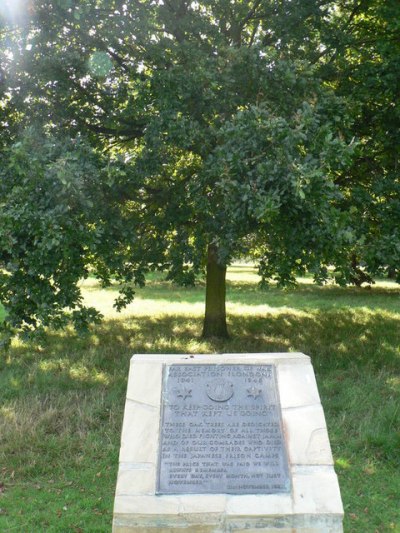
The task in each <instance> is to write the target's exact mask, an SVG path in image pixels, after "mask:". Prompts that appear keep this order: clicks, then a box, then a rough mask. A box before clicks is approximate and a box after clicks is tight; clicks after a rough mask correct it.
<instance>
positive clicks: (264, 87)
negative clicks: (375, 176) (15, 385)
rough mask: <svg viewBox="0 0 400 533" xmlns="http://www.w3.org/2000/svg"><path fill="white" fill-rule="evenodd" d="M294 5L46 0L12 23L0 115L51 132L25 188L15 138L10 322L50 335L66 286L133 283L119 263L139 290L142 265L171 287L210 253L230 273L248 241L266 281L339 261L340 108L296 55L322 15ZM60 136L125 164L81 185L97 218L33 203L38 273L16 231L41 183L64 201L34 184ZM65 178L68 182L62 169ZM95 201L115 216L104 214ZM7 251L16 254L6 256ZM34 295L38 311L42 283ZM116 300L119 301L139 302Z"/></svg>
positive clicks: (323, 270)
mask: <svg viewBox="0 0 400 533" xmlns="http://www.w3.org/2000/svg"><path fill="white" fill-rule="evenodd" d="M295 4H296V5H291V3H287V4H286V5H285V9H282V10H279V9H278V10H276V6H275V5H274V3H270V2H260V1H257V0H256V1H255V2H254V4H253V5H252V6H249V5H248V4H247V3H246V2H239V1H238V2H234V3H231V2H225V1H224V2H213V1H205V2H200V3H188V2H186V1H185V0H170V1H168V2H165V3H163V2H153V3H150V4H148V3H137V2H122V1H117V0H114V1H112V2H110V1H107V2H103V1H100V0H99V1H97V2H87V1H84V0H81V1H79V2H74V3H73V2H69V1H61V0H47V1H46V2H40V3H39V2H37V3H34V4H33V8H32V11H31V12H30V14H29V15H27V16H25V17H21V18H20V20H17V22H18V25H17V26H16V32H15V33H14V36H13V37H11V36H10V35H9V34H8V33H7V32H6V33H5V35H7V39H6V40H5V44H6V45H7V46H6V48H8V50H7V53H6V54H5V55H4V58H3V69H4V71H5V77H6V81H5V83H6V87H7V90H6V92H5V93H4V94H5V96H4V98H3V106H5V107H6V108H7V109H8V110H9V113H10V115H11V116H12V117H13V118H14V121H15V122H16V123H17V124H18V125H19V127H20V128H23V127H24V126H26V125H27V124H28V122H31V121H32V120H35V121H37V122H39V123H44V126H45V129H46V131H47V132H48V136H47V137H45V138H44V139H43V138H42V144H41V145H40V146H39V141H38V140H37V142H36V146H37V151H38V152H42V154H41V155H39V156H38V157H39V160H40V164H36V163H35V165H34V166H33V167H32V168H31V171H32V172H35V173H36V178H34V179H33V180H32V181H31V176H30V177H29V178H27V176H26V171H25V170H24V168H19V167H18V166H17V165H15V164H13V161H15V159H16V157H17V156H16V155H15V154H16V153H18V150H19V146H20V144H19V143H20V141H19V140H18V138H16V143H14V144H13V147H12V148H10V150H11V151H10V152H8V151H7V150H6V157H7V154H8V155H9V157H10V158H11V163H10V164H8V166H7V170H6V180H5V181H6V185H5V186H4V185H3V201H4V203H3V204H2V210H3V214H2V217H3V219H4V221H5V222H7V221H8V226H7V230H5V229H3V230H0V231H1V232H2V240H3V242H4V241H5V243H4V244H2V249H4V251H3V250H2V252H1V253H2V255H4V254H5V255H6V262H7V265H8V266H6V270H7V271H8V273H7V274H4V275H3V276H2V287H3V288H2V295H3V296H2V299H3V302H4V303H5V305H6V306H7V308H8V309H9V312H10V314H9V317H10V318H9V321H10V323H11V324H12V325H13V326H15V327H20V326H21V325H23V324H24V323H27V324H29V325H36V324H37V323H42V324H46V323H48V322H49V321H50V320H52V317H53V318H54V319H55V320H56V321H61V320H62V317H61V308H62V305H64V306H67V307H70V308H72V309H74V311H73V312H75V313H76V312H78V314H79V313H80V311H79V310H80V309H81V306H80V295H79V290H77V289H76V282H77V281H78V274H80V275H82V274H84V275H85V274H86V273H87V271H88V269H89V268H92V267H93V268H94V272H95V274H96V275H99V276H100V277H101V278H102V279H103V280H107V281H110V275H111V274H113V273H114V272H115V271H117V272H118V275H119V276H120V278H121V279H122V281H124V282H130V281H131V280H132V277H133V275H132V272H131V270H130V269H129V268H128V266H129V265H130V267H131V269H132V268H133V269H135V268H137V269H138V271H139V277H140V278H141V279H142V277H141V276H142V272H143V270H144V269H146V268H150V269H166V270H167V271H168V277H169V279H173V280H176V281H178V282H180V283H183V284H190V283H192V282H193V281H194V279H195V278H196V276H198V275H199V274H200V273H201V272H202V270H203V268H204V265H205V259H206V252H207V245H209V244H213V245H214V246H217V247H218V261H219V262H220V263H221V264H222V265H227V264H229V262H230V261H231V259H232V257H233V256H234V255H235V254H237V253H238V252H240V251H249V250H247V249H246V248H247V247H248V243H249V242H251V243H253V244H254V246H253V250H254V248H255V251H256V255H257V256H258V257H259V258H260V261H261V263H260V265H261V267H260V271H261V273H262V275H263V278H264V279H265V281H267V280H269V279H272V278H274V277H276V278H277V279H278V280H279V281H280V283H281V284H283V285H284V284H288V283H294V282H295V273H296V271H299V270H303V271H304V270H305V269H306V268H309V269H311V270H312V271H313V272H314V273H315V275H316V278H317V279H319V280H323V279H325V278H326V275H327V265H328V264H329V262H332V261H333V262H335V261H336V262H338V263H339V264H340V261H341V260H340V257H341V254H342V249H343V248H344V247H345V244H346V221H345V219H346V216H345V215H344V214H343V213H341V212H340V211H339V210H338V209H337V204H338V201H339V200H340V198H341V192H340V190H339V188H338V187H337V186H336V185H335V177H336V175H337V173H338V172H339V170H342V171H343V169H344V168H345V167H346V165H347V164H348V160H349V155H350V150H349V148H348V146H347V144H348V143H346V141H345V140H344V134H343V131H342V130H343V129H344V128H345V124H344V123H343V117H344V113H345V106H344V104H343V102H341V101H340V100H338V99H337V98H336V97H335V96H334V94H333V93H332V91H330V90H329V89H328V88H324V87H323V86H322V84H321V82H320V80H319V79H318V76H317V73H316V70H315V69H313V67H312V66H311V64H310V58H309V57H308V56H307V54H303V56H304V57H296V54H294V53H293V50H294V48H293V47H294V46H295V45H296V43H297V44H298V43H299V42H300V41H302V40H303V39H304V38H305V37H304V34H303V32H304V29H302V26H301V24H300V22H301V21H304V22H305V21H307V24H308V26H309V27H311V26H312V24H314V23H316V21H317V20H318V9H317V8H311V6H310V5H309V4H307V5H305V6H302V4H301V3H298V2H295ZM271 15H273V19H271ZM271 20H272V22H271ZM313 21H314V22H313ZM288 22H289V26H290V28H291V32H292V33H290V34H288V33H287V32H286V30H285V29H284V28H286V27H287V25H288ZM6 30H7V26H6ZM285 32H286V33H285ZM300 55H301V54H300ZM27 105H29V113H28V111H27ZM16 110H18V113H17V112H16ZM55 131H57V132H59V131H64V132H66V131H68V136H69V137H70V138H71V139H75V140H78V141H79V139H80V138H81V137H82V135H83V136H84V137H85V138H86V139H88V141H89V142H90V144H91V146H92V147H93V148H95V150H97V152H98V151H99V150H101V151H102V150H104V149H107V150H108V156H109V157H111V158H113V157H115V156H116V155H118V154H122V156H123V163H124V164H120V165H114V166H113V169H114V170H113V172H112V177H111V178H110V174H108V175H107V176H106V178H105V181H104V174H102V172H98V174H99V176H100V177H99V179H98V180H96V183H95V179H94V175H95V172H94V168H91V169H88V171H86V170H84V171H83V174H84V175H85V176H86V174H88V178H87V179H86V178H85V182H86V184H85V190H84V191H82V196H85V197H86V198H85V201H86V202H92V203H93V205H95V208H93V206H91V205H89V206H87V205H85V201H83V203H81V204H79V206H78V207H76V208H74V209H75V211H74V209H73V210H72V211H70V210H68V211H65V206H66V203H65V202H64V203H63V201H62V200H61V205H60V206H57V207H54V209H53V207H51V208H50V209H49V208H48V204H46V207H44V206H43V202H39V206H42V207H41V211H40V213H41V214H40V216H41V217H42V215H43V214H44V217H43V222H42V223H40V224H36V223H32V224H30V223H29V232H30V235H29V238H30V239H31V242H32V246H36V245H37V243H41V242H44V243H46V244H45V247H46V249H47V251H50V250H53V248H54V247H55V246H57V247H58V250H57V253H55V255H54V260H53V261H51V262H50V263H48V264H46V265H45V268H43V266H42V263H43V261H41V260H39V261H36V260H32V259H33V258H32V257H30V253H31V252H30V250H31V248H29V246H27V247H25V248H24V244H23V242H22V241H23V240H24V239H26V238H28V236H26V235H23V233H21V229H20V226H18V224H17V225H16V226H15V229H12V227H13V224H11V222H10V221H12V217H14V218H15V219H18V218H21V220H23V224H24V227H25V228H26V224H27V222H28V219H30V216H31V214H32V213H33V209H36V197H35V195H34V194H31V190H32V187H33V183H34V181H35V179H36V180H40V181H41V185H40V187H41V188H43V189H47V188H48V187H50V189H49V191H48V192H47V193H46V194H48V195H50V197H52V198H53V201H55V202H56V203H57V202H58V201H59V200H58V198H57V197H54V195H53V187H54V184H53V183H51V180H50V181H49V180H48V179H44V180H43V178H42V176H43V175H46V176H47V175H48V173H46V172H47V171H45V170H44V169H45V168H47V166H50V167H51V168H53V166H54V164H55V163H54V161H52V160H51V156H49V154H48V148H47V144H48V143H49V142H50V143H51V142H53V141H52V140H51V139H52V136H54V132H55ZM57 142H60V141H57ZM61 142H63V141H61ZM74 142H77V141H74V140H71V141H70V143H74ZM35 150H36V149H35ZM27 154H29V149H28V150H27ZM81 155H82V154H78V155H77V156H76V157H77V158H78V159H77V160H79V161H81V160H82V159H81ZM28 157H30V156H28ZM49 157H50V159H49ZM72 157H75V156H73V155H72V152H71V156H70V157H69V159H71V158H72ZM91 157H92V159H90V158H89V160H90V161H91V160H93V157H94V156H91ZM104 157H105V156H104V155H103V158H104ZM67 159H68V157H67ZM69 159H68V161H69ZM91 164H92V163H90V162H89V163H88V165H89V166H90V165H91ZM104 164H105V163H104V161H103V163H100V162H98V163H96V165H97V166H98V165H100V166H101V165H104ZM96 165H95V167H96ZM68 166H69V170H68V171H67V172H70V173H71V174H73V173H74V171H75V170H74V165H73V164H72V165H67V167H68ZM38 167H40V168H38ZM51 172H52V171H50V174H51ZM3 173H4V172H3ZM78 175H79V172H78ZM74 179H75V178H71V180H70V179H69V178H68V180H67V182H68V183H69V182H70V181H71V183H77V182H76V180H75V181H74ZM3 181H4V179H3ZM111 181H112V183H111ZM13 182H15V184H16V185H17V186H19V187H22V188H23V189H24V191H23V194H22V196H19V195H17V196H15V194H14V193H13V192H12V191H13V190H14V186H13ZM105 189H106V192H104V191H105ZM52 195H53V196H52ZM22 198H23V203H22V202H20V200H21V199H22ZM93 198H95V200H94V201H93ZM102 202H107V203H108V204H110V205H111V209H110V211H109V213H108V214H106V213H105V212H104V209H103V208H102V207H100V205H101V203H102ZM67 203H68V202H67ZM29 204H30V205H29ZM58 209H60V210H61V211H62V214H61V215H58V213H57V210H58ZM12 210H14V211H15V214H14V215H12V214H11V211H12ZM20 210H22V213H20ZM24 211H28V213H29V214H28V215H27V214H26V213H25V214H24ZM53 216H55V217H57V216H61V217H62V218H63V220H64V222H65V224H66V225H68V224H69V225H70V228H71V232H70V233H69V234H68V235H65V238H64V237H63V238H60V237H61V233H60V232H59V231H58V230H56V235H53V232H54V231H55V230H54V229H53V227H52V225H51V222H50V220H51V218H52V217H53ZM10 217H11V218H10ZM67 217H69V220H68V221H67ZM34 218H35V217H34ZM105 219H107V223H105ZM46 220H47V222H46ZM105 226H107V227H108V226H111V227H112V228H113V229H112V231H111V230H109V229H108V230H107V231H109V233H110V232H111V235H112V236H113V237H115V238H113V239H110V241H109V243H110V244H111V243H112V244H111V245H112V246H113V247H114V246H115V248H114V252H113V253H111V252H110V250H109V249H108V250H107V249H106V248H107V247H106V245H105V244H104V243H105V239H104V235H102V233H103V234H104V233H106V230H104V227H105ZM5 227H6V226H4V228H5ZM60 227H62V228H64V227H65V226H64V225H63V224H61V226H60ZM72 228H75V229H76V233H75V234H73V231H72ZM127 228H129V231H128V230H127ZM5 231H7V233H5ZM14 231H15V232H17V235H14V233H13V232H14ZM24 231H25V230H24ZM18 232H19V234H18ZM46 232H48V234H46V235H45V233H46ZM99 235H100V236H99ZM111 235H110V234H109V235H108V237H109V238H110V236H111ZM63 236H64V234H63ZM251 236H255V238H254V239H252V238H249V237H251ZM13 239H14V240H17V241H19V242H20V246H19V247H18V246H17V248H16V249H15V252H11V248H10V246H11V245H10V242H11V241H12V240H13ZM98 240H100V241H101V242H102V243H103V245H102V246H100V245H98V244H97V242H96V241H98ZM119 243H120V244H121V245H120V246H118V244H119ZM334 243H335V244H336V246H333V244H334ZM110 244H109V246H110ZM7 246H8V248H7ZM43 249H44V247H43V246H41V247H40V250H38V254H39V255H40V254H43ZM338 250H340V251H339V252H338ZM7 254H8V255H7ZM117 255H120V258H118V259H115V256H117ZM8 256H10V257H8ZM61 256H62V258H61ZM65 256H68V260H66V259H65ZM3 262H4V258H3ZM116 262H117V265H115V263H116ZM28 263H29V266H28ZM75 263H76V265H75ZM74 265H75V266H74ZM121 265H124V267H125V269H124V268H123V267H122V266H121ZM70 266H71V268H69V267H70ZM100 266H101V268H99V267H100ZM10 268H11V272H13V275H12V276H11V277H10ZM24 269H25V270H26V272H28V270H29V271H30V274H29V275H28V274H27V275H24V278H23V283H24V289H23V290H21V289H18V285H17V278H16V277H15V276H16V274H15V272H19V271H24ZM46 269H47V270H46ZM65 269H67V270H68V272H66V273H65V274H64V273H63V274H60V272H61V271H64V270H65ZM19 275H21V274H19ZM41 276H44V278H45V281H43V280H42V279H41ZM32 280H33V281H32ZM39 281H40V283H39ZM43 283H44V284H45V285H46V297H45V298H44V297H43V291H42V290H41V288H39V287H38V285H40V286H41V285H43ZM63 283H66V291H64V290H63V288H62V284H63ZM74 284H75V289H74V288H73V286H74ZM23 291H25V293H24V294H23ZM29 291H30V292H31V293H32V294H34V296H31V295H29V294H28V293H27V292H29ZM126 291H127V292H126V294H125V299H124V298H123V299H122V301H118V302H117V305H123V304H124V303H126V301H129V300H130V298H131V297H132V296H133V293H132V291H131V290H130V289H129V288H126ZM37 292H38V293H39V294H36V293H37ZM66 292H67V293H68V297H65V294H66ZM76 306H77V311H75V307H76ZM17 308H18V309H19V311H15V309H17ZM22 309H23V311H22ZM79 316H80V317H81V314H79ZM85 316H86V317H87V316H88V315H87V312H86V315H85ZM93 316H94V315H93ZM85 320H86V318H85Z"/></svg>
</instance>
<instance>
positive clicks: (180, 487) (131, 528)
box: [113, 353, 343, 533]
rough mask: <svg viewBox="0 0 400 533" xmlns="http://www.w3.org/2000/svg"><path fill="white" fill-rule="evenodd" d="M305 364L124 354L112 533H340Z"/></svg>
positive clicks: (339, 512) (293, 358)
mask: <svg viewBox="0 0 400 533" xmlns="http://www.w3.org/2000/svg"><path fill="white" fill-rule="evenodd" d="M342 518H343V507H342V502H341V498H340V492H339V486H338V481H337V477H336V474H335V472H334V469H333V460H332V455H331V451H330V444H329V438H328V433H327V429H326V423H325V418H324V413H323V409H322V406H321V403H320V399H319V395H318V390H317V385H316V381H315V376H314V371H313V368H312V365H311V362H310V358H309V357H308V356H306V355H304V354H300V353H282V354H273V353H272V354H223V355H222V354H219V355H195V356H192V355H136V356H134V357H132V360H131V369H130V374H129V381H128V390H127V399H126V406H125V415H124V422H123V429H122V437H121V450H120V463H119V471H118V480H117V488H116V495H115V504H114V519H113V533H133V532H137V533H138V532H142V533H145V532H149V533H150V532H154V533H155V532H156V531H160V532H164V533H167V532H173V531H177V532H180V531H182V532H183V531H187V532H194V533H195V532H198V533H203V532H204V533H222V532H237V533H239V532H254V533H255V532H262V531H264V532H271V533H272V532H274V531H275V532H280V533H289V532H290V533H294V532H299V533H339V532H342V531H343V529H342Z"/></svg>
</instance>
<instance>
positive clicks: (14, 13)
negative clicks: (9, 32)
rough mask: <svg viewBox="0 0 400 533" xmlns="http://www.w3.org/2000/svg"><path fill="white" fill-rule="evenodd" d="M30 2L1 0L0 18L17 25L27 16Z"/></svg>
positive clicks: (27, 0)
mask: <svg viewBox="0 0 400 533" xmlns="http://www.w3.org/2000/svg"><path fill="white" fill-rule="evenodd" d="M30 7H31V1H30V0H0V18H3V19H5V20H6V21H7V22H11V23H15V22H17V21H18V20H20V19H21V18H22V17H24V15H26V14H27V12H28V10H29V8H30Z"/></svg>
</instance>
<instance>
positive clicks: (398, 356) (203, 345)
mask: <svg viewBox="0 0 400 533" xmlns="http://www.w3.org/2000/svg"><path fill="white" fill-rule="evenodd" d="M228 279H229V282H228V294H227V297H228V302H229V303H228V307H227V310H228V322H229V327H230V332H231V335H232V337H231V339H230V340H228V341H202V340H201V339H200V334H201V327H202V315H203V312H204V303H203V299H204V294H203V293H204V287H203V286H201V285H200V286H199V287H197V288H194V289H181V288H177V287H176V286H173V285H171V284H170V283H168V282H164V281H162V280H161V278H160V277H159V276H153V277H152V279H150V280H149V284H148V286H147V287H146V288H144V289H140V290H138V292H137V297H136V299H135V302H134V303H133V304H132V305H131V306H129V308H128V309H126V310H125V311H124V312H123V314H118V313H117V312H116V311H115V310H114V309H113V307H112V301H113V296H114V295H115V292H114V289H109V290H100V289H99V287H98V286H97V285H96V283H95V281H94V280H88V281H86V282H84V283H83V288H84V294H85V298H86V299H87V301H88V302H92V303H93V304H96V305H97V307H98V308H99V309H100V310H101V311H102V312H103V314H104V316H105V320H104V322H103V324H102V325H101V326H96V327H94V328H93V329H92V330H91V331H90V333H89V334H88V335H86V336H85V337H77V336H76V335H75V334H74V333H73V332H72V331H66V332H62V333H60V332H53V331H50V332H49V333H48V336H47V340H46V341H45V342H44V343H42V345H40V346H38V345H33V344H30V345H27V344H22V343H19V342H15V343H14V344H13V346H12V348H11V351H10V352H9V353H8V354H1V355H0V531H1V532H14V531H18V532H25V531H26V532H31V531H34V532H35V533H36V532H45V533H49V532H57V533H59V532H71V531H72V532H76V533H79V532H84V533H89V532H107V531H110V527H111V526H110V525H111V519H112V505H113V498H114V489H115V482H116V474H117V463H118V448H119V439H120V430H121V423H122V415H123V408H124V401H125V389H126V382H127V376H128V367H129V359H130V357H131V356H132V354H134V353H174V352H175V353H186V352H187V353H210V357H211V358H212V353H216V352H271V351H300V352H303V353H306V354H308V355H310V356H311V358H312V362H313V365H314V369H315V373H316V377H317V381H318V386H319V391H320V395H321V400H322V404H323V406H324V409H325V415H326V418H327V424H328V430H329V435H330V439H331V445H332V451H333V455H334V459H335V468H336V471H337V473H338V476H339V483H340V487H341V491H342V498H343V503H344V507H345V513H346V515H345V531H346V532H358V533H369V532H371V533H384V532H400V507H399V505H398V495H399V494H400V468H399V466H400V465H399V457H400V422H399V417H400V377H399V376H400V289H399V288H398V286H397V285H395V284H394V283H391V282H386V281H378V282H377V284H376V285H375V286H373V287H372V288H371V289H366V288H361V289H359V288H348V289H341V288H337V287H334V286H326V287H316V286H313V285H312V284H311V282H310V281H309V280H308V279H301V280H300V286H299V289H297V290H290V291H286V292H282V291H280V290H278V289H276V288H274V287H272V288H271V289H269V290H268V291H260V290H259V289H258V288H257V281H258V280H257V276H256V274H255V271H254V269H253V268H252V267H251V266H249V265H235V266H234V267H232V268H231V269H230V271H229V273H228Z"/></svg>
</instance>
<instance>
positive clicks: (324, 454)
mask: <svg viewBox="0 0 400 533" xmlns="http://www.w3.org/2000/svg"><path fill="white" fill-rule="evenodd" d="M282 416H283V424H284V428H285V433H286V443H287V448H288V453H289V461H290V463H291V464H292V465H332V464H333V458H332V453H331V447H330V443H329V437H328V432H327V429H326V422H325V416H324V412H323V409H322V406H321V404H319V405H311V406H307V407H295V408H291V409H283V411H282Z"/></svg>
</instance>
